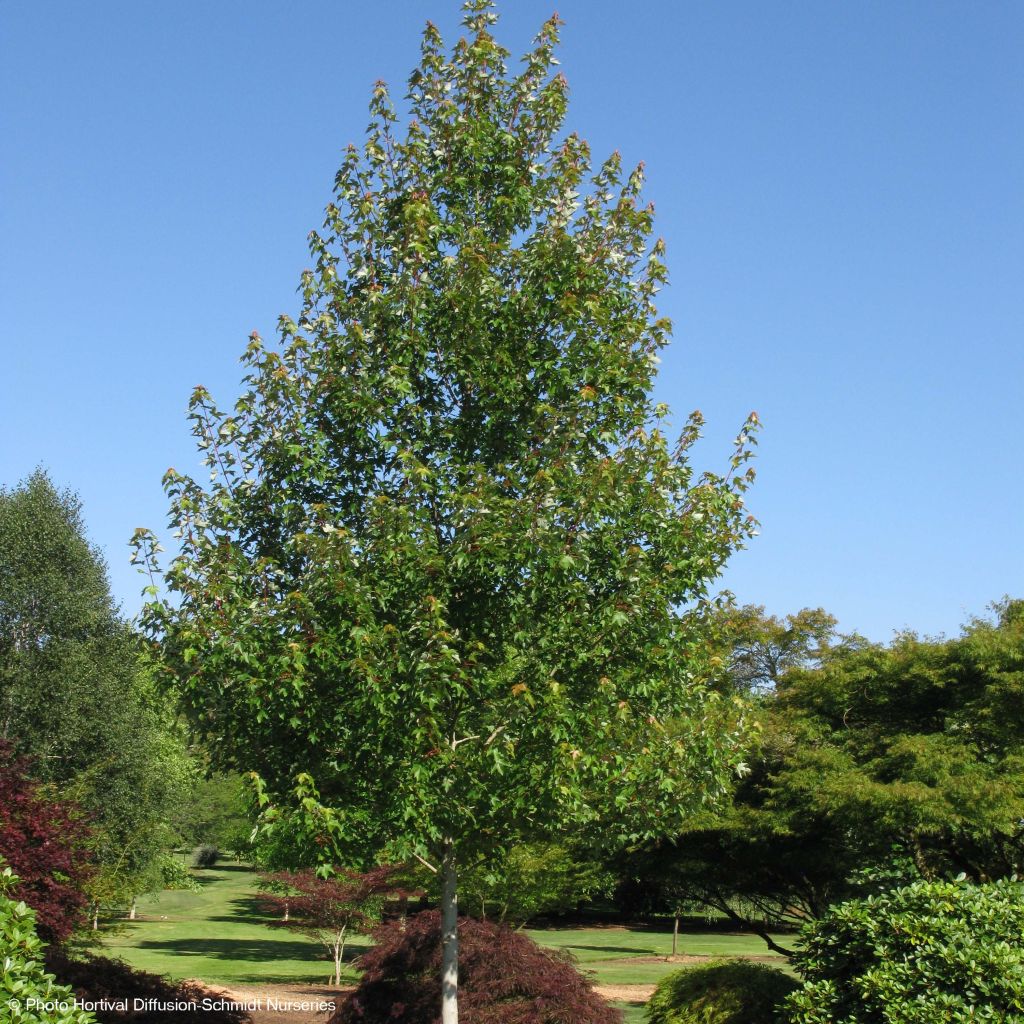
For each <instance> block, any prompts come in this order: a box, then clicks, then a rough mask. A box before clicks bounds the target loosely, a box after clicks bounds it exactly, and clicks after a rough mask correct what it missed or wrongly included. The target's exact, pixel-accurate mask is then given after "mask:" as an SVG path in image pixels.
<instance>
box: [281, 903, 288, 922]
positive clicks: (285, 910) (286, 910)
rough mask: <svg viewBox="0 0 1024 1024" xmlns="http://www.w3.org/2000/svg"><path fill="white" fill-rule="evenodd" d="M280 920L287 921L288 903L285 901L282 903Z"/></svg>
mask: <svg viewBox="0 0 1024 1024" xmlns="http://www.w3.org/2000/svg"><path fill="white" fill-rule="evenodd" d="M282 920H283V921H287V920H288V901H287V900H285V901H284V917H283V918H282Z"/></svg>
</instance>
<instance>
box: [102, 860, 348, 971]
mask: <svg viewBox="0 0 1024 1024" xmlns="http://www.w3.org/2000/svg"><path fill="white" fill-rule="evenodd" d="M196 877H197V878H198V879H199V881H200V882H201V884H202V890H201V891H200V892H188V891H181V892H163V893H160V894H159V896H155V897H153V896H150V897H143V898H141V899H140V900H139V906H138V913H139V920H137V921H125V922H123V923H119V924H118V925H117V926H116V930H115V931H114V932H112V933H111V934H108V935H106V936H104V938H103V940H102V945H103V949H101V950H100V952H109V953H110V954H111V955H113V956H118V957H120V958H121V959H123V960H126V961H127V962H128V963H130V964H132V965H133V966H135V967H138V968H141V969H142V970H145V971H152V972H154V973H155V974H167V975H169V976H170V977H172V978H174V979H175V980H180V979H182V978H202V979H203V980H204V981H209V982H212V983H214V984H216V983H218V982H219V983H223V984H229V985H230V984H233V983H234V984H244V985H255V984H259V983H260V982H314V981H316V982H324V981H325V980H326V978H327V975H328V973H329V971H330V964H329V962H328V961H327V959H326V958H325V955H324V952H323V950H322V949H321V947H320V946H318V945H317V944H316V943H314V942H312V941H311V940H309V939H307V938H305V937H304V936H302V935H300V934H298V933H297V932H294V931H291V930H288V929H285V928H282V927H281V926H280V925H278V924H276V923H275V921H274V919H273V918H271V917H269V916H268V915H266V914H264V913H263V912H262V911H261V909H260V907H259V905H258V903H257V900H256V889H255V884H256V876H255V875H254V874H253V872H252V871H250V870H249V869H248V868H245V867H240V866H239V867H236V866H232V865H226V866H218V867H216V868H213V869H208V870H205V871H197V872H196ZM366 945H367V944H366V941H365V940H363V939H361V938H360V937H359V936H357V937H356V938H355V939H354V940H353V942H352V944H351V946H350V947H349V949H347V950H346V953H345V959H346V960H348V959H351V958H352V957H355V956H358V955H359V954H360V953H361V952H362V951H363V950H365V949H366ZM321 964H322V966H321ZM350 978H351V980H353V981H354V980H355V978H356V974H355V972H354V971H351V972H350Z"/></svg>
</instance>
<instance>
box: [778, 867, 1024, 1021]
mask: <svg viewBox="0 0 1024 1024" xmlns="http://www.w3.org/2000/svg"><path fill="white" fill-rule="evenodd" d="M1022 935H1024V884H1021V883H1019V882H1009V881H1002V882H994V883H991V884H988V885H971V884H966V883H960V882H917V883H915V884H914V885H909V886H906V887H905V888H901V889H894V890H892V891H891V892H887V893H883V894H882V895H880V896H873V897H870V898H868V899H863V900H851V901H849V902H848V903H843V904H840V905H839V906H838V907H835V908H833V909H832V911H831V912H830V913H829V914H828V915H827V916H825V917H823V918H822V919H820V920H819V921H816V922H814V923H813V924H811V925H809V926H808V927H807V928H806V929H805V931H804V933H803V943H802V946H803V948H802V951H801V953H800V954H799V956H798V957H796V961H795V962H796V966H797V969H798V970H799V971H800V973H801V975H802V976H803V977H804V979H805V984H804V986H803V987H802V988H801V989H800V990H799V991H797V992H795V993H793V995H792V996H790V998H789V999H788V1000H787V1007H788V1010H789V1013H790V1019H791V1020H792V1021H793V1022H794V1024H833V1022H842V1024H876V1022H877V1024H888V1022H890V1021H899V1022H900V1024H959V1022H961V1021H963V1022H967V1021H970V1022H972V1024H975V1022H983V1021H992V1022H996V1021H998V1022H999V1024H1024V945H1022V943H1021V936H1022Z"/></svg>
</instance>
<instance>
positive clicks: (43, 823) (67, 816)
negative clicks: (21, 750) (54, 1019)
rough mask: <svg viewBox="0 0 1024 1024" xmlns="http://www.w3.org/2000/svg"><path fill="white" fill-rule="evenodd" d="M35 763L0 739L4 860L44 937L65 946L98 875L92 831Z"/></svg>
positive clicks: (0, 829)
mask: <svg viewBox="0 0 1024 1024" xmlns="http://www.w3.org/2000/svg"><path fill="white" fill-rule="evenodd" d="M30 770H31V763H30V762H29V761H28V760H27V759H26V758H21V757H16V756H15V755H14V752H13V749H12V747H11V744H10V743H9V742H8V741H6V740H0V860H2V861H5V862H6V863H8V864H10V865H11V867H12V868H13V869H14V873H15V874H16V875H17V876H18V878H19V882H18V885H17V887H16V888H15V890H14V892H13V893H12V895H13V896H15V897H16V898H17V899H22V900H24V901H25V902H26V903H27V904H28V905H29V906H30V907H31V908H32V909H33V910H34V911H35V912H36V922H37V930H38V932H39V937H40V938H42V939H43V940H44V941H46V942H57V943H60V942H63V941H64V940H65V939H67V938H68V936H69V935H70V934H71V932H72V931H73V930H74V929H75V927H76V926H77V925H78V924H79V923H81V921H82V919H83V916H84V912H85V907H86V905H87V903H88V897H87V896H86V894H85V891H84V890H85V884H86V882H87V881H88V879H89V876H90V875H91V873H92V869H91V867H90V864H89V861H90V855H89V850H88V842H89V836H90V830H89V826H88V824H87V823H86V821H85V817H84V815H83V813H82V812H81V811H80V810H79V809H78V808H77V807H76V806H75V805H74V804H72V803H70V802H64V801H59V800H54V799H51V798H50V797H49V796H47V795H46V793H45V792H44V791H43V789H42V788H41V787H40V785H39V784H38V783H37V782H35V781H34V780H33V779H32V778H31V777H30V774H29V772H30Z"/></svg>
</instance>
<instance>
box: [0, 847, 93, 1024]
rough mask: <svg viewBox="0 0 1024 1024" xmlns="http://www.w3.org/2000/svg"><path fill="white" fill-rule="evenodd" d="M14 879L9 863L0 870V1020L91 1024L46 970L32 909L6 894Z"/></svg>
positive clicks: (7, 1023)
mask: <svg viewBox="0 0 1024 1024" xmlns="http://www.w3.org/2000/svg"><path fill="white" fill-rule="evenodd" d="M17 881H18V876H17V875H15V874H14V872H13V871H12V870H11V869H10V867H5V868H4V869H3V871H2V872H0V1020H2V1021H4V1022H5V1024H95V1019H94V1018H93V1017H92V1016H91V1015H90V1014H88V1013H86V1012H85V1011H84V1010H78V1009H76V1008H75V1001H74V1000H75V997H74V993H72V991H71V989H69V988H66V987H65V986H63V985H59V984H57V982H56V980H55V978H54V976H53V975H52V974H48V973H47V971H46V968H45V967H44V965H43V948H44V944H43V941H42V939H40V938H39V936H38V935H37V934H36V915H35V911H34V910H32V909H31V907H29V906H27V905H26V904H25V902H24V901H23V900H17V901H15V900H13V899H12V898H11V897H10V896H9V895H8V893H9V892H10V890H11V889H13V888H14V886H15V885H16V884H17ZM39 1004H45V1005H46V1006H52V1009H46V1008H43V1007H41V1006H40V1005H39Z"/></svg>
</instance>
